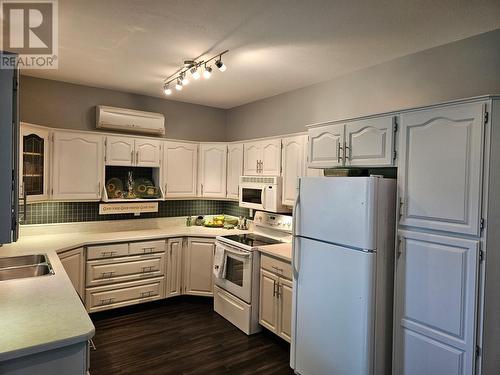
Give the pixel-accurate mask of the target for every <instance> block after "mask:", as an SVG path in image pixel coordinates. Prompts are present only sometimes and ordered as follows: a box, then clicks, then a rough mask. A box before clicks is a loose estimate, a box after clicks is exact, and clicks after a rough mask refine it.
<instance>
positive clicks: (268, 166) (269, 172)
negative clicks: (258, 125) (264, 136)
mask: <svg viewBox="0 0 500 375" xmlns="http://www.w3.org/2000/svg"><path fill="white" fill-rule="evenodd" d="M261 149H262V159H261V160H262V167H261V172H260V173H261V174H263V175H266V176H280V175H281V139H268V140H265V141H262V146H261Z"/></svg>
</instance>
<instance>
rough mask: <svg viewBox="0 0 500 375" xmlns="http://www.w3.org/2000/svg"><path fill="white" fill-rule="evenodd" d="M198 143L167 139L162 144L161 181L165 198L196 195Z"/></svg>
mask: <svg viewBox="0 0 500 375" xmlns="http://www.w3.org/2000/svg"><path fill="white" fill-rule="evenodd" d="M197 166H198V145H197V144H196V143H188V142H174V141H167V142H165V143H164V145H163V168H162V182H163V188H164V191H165V198H191V197H196V176H197Z"/></svg>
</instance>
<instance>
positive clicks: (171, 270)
mask: <svg viewBox="0 0 500 375" xmlns="http://www.w3.org/2000/svg"><path fill="white" fill-rule="evenodd" d="M183 243H184V239H183V238H170V239H169V240H167V254H166V256H167V274H166V297H167V298H168V297H174V296H179V295H181V294H182V249H183Z"/></svg>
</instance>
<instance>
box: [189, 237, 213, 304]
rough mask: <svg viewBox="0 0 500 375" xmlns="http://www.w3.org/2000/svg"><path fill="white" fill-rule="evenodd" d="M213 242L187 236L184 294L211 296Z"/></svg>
mask: <svg viewBox="0 0 500 375" xmlns="http://www.w3.org/2000/svg"><path fill="white" fill-rule="evenodd" d="M214 250H215V243H214V240H212V239H206V238H189V239H188V244H187V249H186V253H185V255H186V263H185V267H186V268H185V270H186V277H185V285H186V294H191V295H197V296H213V273H212V267H213V258H214Z"/></svg>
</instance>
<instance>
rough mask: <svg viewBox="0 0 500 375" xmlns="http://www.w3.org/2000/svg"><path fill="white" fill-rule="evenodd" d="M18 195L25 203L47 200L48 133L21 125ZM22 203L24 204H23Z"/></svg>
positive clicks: (46, 130) (45, 130)
mask: <svg viewBox="0 0 500 375" xmlns="http://www.w3.org/2000/svg"><path fill="white" fill-rule="evenodd" d="M19 143H20V144H19V159H20V160H19V185H20V186H19V194H20V197H21V198H24V197H25V198H26V202H27V203H30V202H36V201H41V200H47V199H48V198H49V163H50V153H49V145H50V131H49V129H46V128H41V127H37V126H31V125H28V124H25V123H21V130H20V142H19ZM23 203H24V202H23Z"/></svg>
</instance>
